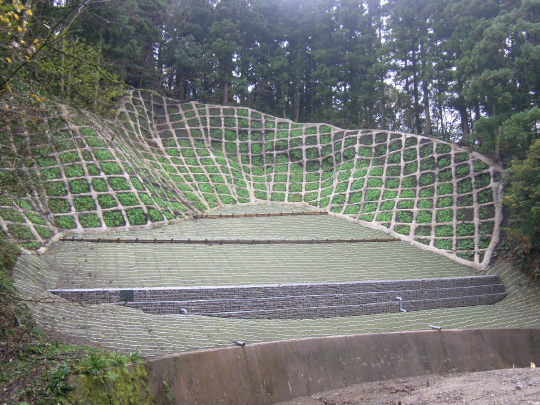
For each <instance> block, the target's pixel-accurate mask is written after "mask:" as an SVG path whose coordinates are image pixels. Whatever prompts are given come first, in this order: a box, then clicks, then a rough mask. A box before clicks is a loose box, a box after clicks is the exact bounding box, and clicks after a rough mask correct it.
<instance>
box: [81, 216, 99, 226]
mask: <svg viewBox="0 0 540 405" xmlns="http://www.w3.org/2000/svg"><path fill="white" fill-rule="evenodd" d="M79 223H80V224H81V225H82V227H83V228H98V227H100V226H101V221H100V219H99V217H98V216H97V215H96V214H81V215H79Z"/></svg>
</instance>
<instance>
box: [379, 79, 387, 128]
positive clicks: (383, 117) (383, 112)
mask: <svg viewBox="0 0 540 405" xmlns="http://www.w3.org/2000/svg"><path fill="white" fill-rule="evenodd" d="M381 89H382V91H381V121H380V122H379V129H386V92H385V89H384V81H383V79H382V77H381Z"/></svg>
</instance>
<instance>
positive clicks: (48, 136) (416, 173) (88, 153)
mask: <svg viewBox="0 0 540 405" xmlns="http://www.w3.org/2000/svg"><path fill="white" fill-rule="evenodd" d="M0 135H1V136H2V142H4V143H6V144H7V143H11V145H15V146H14V147H17V144H18V143H19V144H20V145H19V146H18V147H21V148H26V149H28V150H29V151H30V152H31V154H33V156H34V157H35V161H34V162H33V163H32V167H31V169H32V171H33V172H34V173H36V175H38V176H39V177H40V179H41V180H42V182H41V183H37V184H38V186H36V187H35V191H34V192H33V193H32V194H31V195H24V196H23V195H20V196H8V197H3V199H2V200H1V201H0V204H1V208H0V216H1V220H0V222H1V226H2V229H3V231H4V232H5V233H6V234H8V235H9V236H10V237H11V238H13V239H14V240H15V241H17V242H18V243H20V244H21V245H22V246H23V247H26V248H27V249H39V248H40V247H42V246H44V245H45V244H47V243H48V242H49V241H50V240H51V238H53V237H54V236H55V235H56V234H58V233H59V232H62V231H67V230H74V231H82V230H93V231H100V230H105V229H109V228H117V229H118V228H119V229H124V230H125V229H136V228H148V227H152V226H156V225H164V224H166V223H168V222H169V221H171V220H174V219H181V218H185V217H188V216H191V215H193V214H196V213H201V212H203V211H206V210H209V209H212V208H215V207H218V206H222V205H228V204H238V203H248V202H256V201H261V200H262V201H270V202H279V203H308V204H311V205H312V206H315V207H318V208H320V209H323V210H327V211H329V212H331V213H334V214H336V215H340V216H344V217H346V218H348V219H350V220H353V221H358V222H360V223H362V224H363V225H367V226H370V227H373V228H378V229H383V230H385V231H387V232H388V233H390V234H392V235H394V236H399V237H400V238H402V239H404V240H407V241H409V242H411V243H413V244H416V245H418V246H421V247H423V248H426V249H430V250H434V251H436V252H438V253H441V254H444V255H447V256H449V257H451V258H453V259H455V260H457V261H459V262H461V263H465V264H469V265H474V266H475V267H478V268H485V267H487V265H488V262H489V260H490V257H491V254H492V252H493V249H494V247H495V245H496V243H497V241H498V235H499V224H500V222H501V216H502V213H501V206H500V198H501V191H502V185H501V177H502V174H503V171H502V169H501V168H500V167H498V166H497V165H494V164H493V162H491V161H490V160H489V159H487V158H485V157H483V156H481V155H479V154H477V153H470V152H468V151H467V150H466V149H464V148H461V147H458V146H456V145H453V144H449V143H446V142H443V141H439V140H435V139H431V138H427V137H424V136H419V135H410V134H402V133H395V132H390V131H380V130H362V131H350V130H348V131H345V130H343V129H340V128H337V127H333V126H330V125H325V124H298V123H294V122H292V121H289V120H286V119H280V118H276V117H272V116H269V115H265V114H262V113H260V112H257V111H254V110H251V109H248V108H241V107H238V108H236V107H222V106H215V105H203V104H198V103H193V102H192V103H184V104H182V103H179V102H178V101H175V100H171V99H167V98H164V97H162V96H159V95H156V94H153V93H150V92H139V91H134V92H132V93H130V94H129V95H127V96H126V97H124V98H123V99H122V101H121V104H120V107H119V109H118V112H117V117H116V119H115V120H114V122H106V121H104V120H102V119H98V118H96V117H93V116H91V115H83V114H81V113H78V112H75V111H71V110H68V109H67V108H65V107H59V109H58V111H57V117H56V118H53V119H51V120H49V121H48V122H47V130H46V131H44V139H42V140H41V141H39V140H38V139H35V140H28V139H24V138H22V141H21V140H20V139H21V138H20V137H17V136H13V135H12V134H0ZM36 141H37V142H36ZM39 142H41V143H39ZM9 170H10V168H9V167H4V168H2V171H4V172H5V173H7V172H8V171H9ZM5 173H4V174H5Z"/></svg>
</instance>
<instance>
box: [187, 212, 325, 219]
mask: <svg viewBox="0 0 540 405" xmlns="http://www.w3.org/2000/svg"><path fill="white" fill-rule="evenodd" d="M297 215H328V212H326V211H302V212H267V213H255V214H219V215H218V214H200V215H198V214H195V215H194V216H193V219H223V218H255V217H256V218H265V217H285V216H297Z"/></svg>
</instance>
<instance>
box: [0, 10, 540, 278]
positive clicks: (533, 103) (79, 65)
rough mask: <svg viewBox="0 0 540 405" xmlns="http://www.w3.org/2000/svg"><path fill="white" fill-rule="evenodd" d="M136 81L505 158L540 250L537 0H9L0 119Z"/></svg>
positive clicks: (112, 92) (104, 102)
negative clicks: (423, 137) (443, 142)
mask: <svg viewBox="0 0 540 405" xmlns="http://www.w3.org/2000/svg"><path fill="white" fill-rule="evenodd" d="M127 88H144V89H151V90H155V91H158V92H160V93H162V94H165V95H167V96H170V97H173V98H176V99H179V100H185V101H199V102H203V103H214V104H222V105H237V106H247V107H251V108H254V109H257V110H260V111H263V112H265V113H268V114H272V115H275V116H278V117H285V118H289V119H292V120H294V121H296V122H325V123H330V124H333V125H336V126H339V127H342V128H350V129H357V128H380V129H386V130H392V131H401V132H407V133H414V134H424V135H427V136H432V137H437V138H440V139H444V140H448V141H451V142H457V143H459V144H460V145H463V146H467V147H469V148H470V149H471V150H475V151H478V152H480V153H483V154H485V155H486V156H489V157H491V158H493V159H494V160H495V161H496V162H499V163H500V164H502V165H503V166H504V167H505V168H506V169H508V171H509V174H510V175H509V176H508V180H507V185H506V193H505V200H504V202H505V207H506V209H507V213H508V215H507V217H508V222H507V226H508V228H507V231H508V232H507V234H508V238H509V239H508V240H509V241H512V242H511V243H510V242H509V243H507V245H508V246H520V248H519V252H518V253H516V255H517V256H519V257H521V258H523V257H528V258H529V259H530V257H531V253H534V252H537V251H538V246H539V245H540V155H539V153H540V143H539V142H540V141H539V140H538V138H540V135H539V129H540V110H539V108H538V102H539V99H540V0H444V1H443V0H387V1H384V0H363V1H359V0H10V1H8V0H0V102H2V103H3V107H2V112H3V116H2V117H0V118H1V119H0V121H1V122H0V125H2V127H1V128H0V132H1V131H5V130H6V128H9V127H10V126H9V125H10V124H9V123H10V122H12V121H13V122H14V121H17V120H19V121H21V122H24V121H25V119H22V118H21V117H23V116H24V117H26V121H28V117H29V116H32V114H39V110H40V108H41V109H42V108H43V106H44V105H46V103H47V102H52V101H56V102H62V103H66V104H69V105H72V106H75V107H79V108H83V109H87V110H90V111H93V112H95V113H99V114H105V115H106V114H108V113H110V111H111V109H112V106H113V105H114V101H115V100H116V99H117V98H118V97H119V96H120V95H121V94H123V92H124V91H125V90H126V89H127ZM515 242H517V243H515ZM532 256H535V255H532ZM531 266H532V267H531ZM527 267H528V268H529V271H532V274H533V275H535V274H537V275H539V276H540V267H538V261H537V260H536V259H535V260H533V263H531V262H530V260H529V262H528V264H527ZM535 272H537V273H535Z"/></svg>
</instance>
